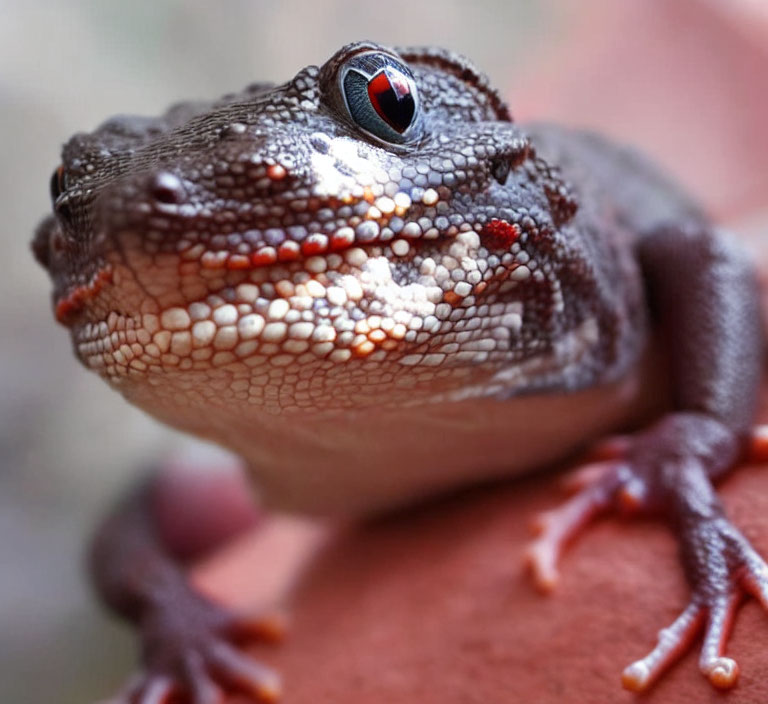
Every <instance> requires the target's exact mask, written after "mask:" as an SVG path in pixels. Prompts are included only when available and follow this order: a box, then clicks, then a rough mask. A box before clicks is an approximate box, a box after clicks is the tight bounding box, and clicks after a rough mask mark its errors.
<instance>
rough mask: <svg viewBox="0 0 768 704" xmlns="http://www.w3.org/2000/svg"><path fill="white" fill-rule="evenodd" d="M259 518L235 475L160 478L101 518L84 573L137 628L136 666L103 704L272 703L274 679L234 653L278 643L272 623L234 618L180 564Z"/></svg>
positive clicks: (277, 689)
mask: <svg viewBox="0 0 768 704" xmlns="http://www.w3.org/2000/svg"><path fill="white" fill-rule="evenodd" d="M257 518H258V516H257V511H256V507H255V505H254V504H253V503H252V498H251V497H250V492H249V490H248V487H247V485H246V483H245V479H244V477H241V476H240V475H239V473H238V470H237V469H235V468H232V470H227V471H226V472H218V473H211V474H209V475H205V476H203V475H200V473H199V472H196V473H192V475H191V476H188V477H186V478H185V481H184V483H180V482H177V481H172V480H171V481H169V480H168V476H167V475H162V474H160V475H159V476H158V477H153V478H152V479H151V480H150V481H148V482H145V483H144V484H142V485H141V486H139V487H138V488H137V489H136V490H134V491H133V492H132V493H131V494H130V495H129V496H128V497H127V498H126V499H124V500H123V501H121V502H120V503H119V504H118V505H117V506H116V507H115V508H114V509H113V511H112V512H111V513H110V514H109V515H108V516H107V518H106V519H105V520H104V522H103V523H102V525H101V526H100V527H99V529H98V530H97V533H96V535H95V538H94V541H93V545H92V549H91V554H90V565H91V574H92V576H93V581H94V584H95V586H96V589H97V591H98V592H99V595H100V596H101V598H102V600H103V601H104V602H105V603H106V604H107V605H108V606H109V607H110V608H111V609H112V610H113V611H115V612H116V613H117V614H119V615H120V616H122V617H123V618H124V619H126V620H128V621H129V622H131V623H133V624H135V626H136V628H137V631H138V633H139V637H140V640H141V645H142V661H143V667H142V669H141V671H140V672H139V673H137V675H136V676H135V677H133V678H132V679H131V680H130V681H129V682H128V684H127V685H126V687H125V688H124V689H123V691H122V692H121V693H120V694H119V695H118V696H117V697H116V698H114V699H112V700H110V703H111V704H165V702H169V701H174V702H179V701H183V702H190V704H219V703H220V702H222V701H223V696H224V692H225V691H228V690H232V691H239V692H242V693H245V694H247V695H249V696H250V697H252V700H256V701H265V702H269V701H275V700H276V699H277V698H278V696H279V693H280V682H279V679H278V677H277V675H276V674H275V673H274V672H272V671H271V670H270V669H268V668H267V667H265V666H263V665H261V664H259V663H257V662H255V661H254V660H252V659H250V658H249V657H247V656H246V655H244V654H243V653H241V652H240V645H242V644H243V643H245V642H248V641H252V640H268V641H272V640H275V639H277V638H279V637H280V635H281V632H282V624H281V623H280V621H279V620H276V619H275V618H261V617H254V616H249V615H242V614H237V613H234V612H232V611H231V610H230V609H228V608H226V607H225V606H222V605H220V604H218V603H215V602H214V601H212V600H211V599H208V598H207V597H205V596H203V595H202V594H200V593H198V592H197V591H196V590H195V589H194V588H193V587H192V586H191V585H190V583H189V582H188V580H187V576H186V574H185V572H184V563H185V561H186V560H193V559H195V558H198V557H200V555H201V554H202V553H204V552H208V551H209V550H212V549H214V548H216V547H218V546H219V545H221V544H223V543H225V542H226V541H227V540H229V539H231V538H233V537H234V536H235V535H237V534H239V533H242V532H243V531H245V530H247V529H249V528H252V527H254V526H255V525H256V523H257ZM190 529H191V530H190ZM190 533H195V535H192V536H190ZM179 697H181V699H179Z"/></svg>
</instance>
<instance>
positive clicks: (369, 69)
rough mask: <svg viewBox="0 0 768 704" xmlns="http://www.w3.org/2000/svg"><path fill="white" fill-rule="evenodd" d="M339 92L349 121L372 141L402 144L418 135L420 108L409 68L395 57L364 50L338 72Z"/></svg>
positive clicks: (416, 90)
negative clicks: (371, 138) (349, 118)
mask: <svg viewBox="0 0 768 704" xmlns="http://www.w3.org/2000/svg"><path fill="white" fill-rule="evenodd" d="M338 80H339V90H340V92H341V95H342V97H343V100H344V105H345V106H346V108H347V111H348V112H349V116H350V117H351V118H352V121H353V122H354V123H355V124H356V125H357V126H358V127H360V129H362V130H363V131H365V132H367V133H368V134H369V135H371V136H372V137H374V138H375V139H377V140H379V141H382V142H388V143H394V144H402V143H405V142H409V141H412V140H414V139H415V138H417V137H418V136H419V133H420V106H419V94H418V89H417V87H416V82H415V80H414V78H413V74H412V73H411V71H410V69H409V68H408V67H407V66H406V65H405V64H404V63H402V62H401V61H399V60H398V59H397V58H395V57H394V56H392V55H390V54H386V53H383V52H379V51H366V52H362V53H359V54H355V55H354V56H352V57H351V58H349V59H348V60H347V61H346V62H345V63H344V64H343V65H342V66H341V68H340V70H339V79H338Z"/></svg>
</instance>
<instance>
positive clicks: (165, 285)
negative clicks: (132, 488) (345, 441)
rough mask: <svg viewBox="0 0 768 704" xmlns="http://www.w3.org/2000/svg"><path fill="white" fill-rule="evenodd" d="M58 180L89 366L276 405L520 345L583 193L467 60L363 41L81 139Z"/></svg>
mask: <svg viewBox="0 0 768 704" xmlns="http://www.w3.org/2000/svg"><path fill="white" fill-rule="evenodd" d="M51 196H52V199H53V210H54V213H53V215H52V216H50V217H48V218H47V219H46V220H45V221H44V222H43V223H42V224H41V225H40V227H39V228H38V232H37V234H36V236H35V240H34V242H33V249H34V251H35V253H36V256H37V258H38V260H39V261H40V262H41V263H42V264H43V265H45V266H46V267H47V268H48V270H49V272H50V274H51V277H52V279H53V282H54V294H53V297H54V307H55V312H56V316H57V318H58V319H59V321H60V322H62V323H63V324H65V325H66V326H68V327H69V328H70V330H71V333H72V337H73V340H74V345H75V349H76V352H77V354H78V356H79V358H80V359H81V360H82V361H83V363H84V364H86V365H87V366H88V367H91V368H93V369H95V370H97V371H98V372H99V373H101V374H102V375H103V376H104V377H105V378H107V379H108V380H109V381H110V382H111V383H113V384H115V385H118V386H120V387H121V388H122V389H123V391H124V392H125V393H126V394H127V395H129V396H132V397H133V398H134V400H136V399H138V398H139V397H142V398H143V397H146V398H147V399H149V400H144V401H141V400H140V402H141V403H142V405H145V406H150V405H151V406H153V408H154V409H156V408H157V405H158V396H159V395H163V394H165V396H166V397H167V400H168V404H169V406H172V405H173V404H174V403H175V404H178V397H180V396H184V398H185V399H186V401H185V402H186V403H193V402H195V403H197V402H199V403H200V404H201V405H202V404H208V405H210V399H211V398H212V397H216V398H217V399H219V400H221V399H224V398H229V399H230V400H231V401H232V402H233V403H234V402H235V401H236V402H237V403H244V404H245V403H251V404H255V405H256V406H258V407H259V408H261V409H263V410H267V411H269V412H274V413H279V412H284V411H288V410H294V411H295V410H301V409H304V408H310V409H316V408H317V407H318V405H323V404H327V403H328V402H329V400H330V401H332V403H333V405H335V406H338V407H342V408H343V407H351V406H357V405H361V404H362V405H366V404H368V405H370V404H374V403H380V401H381V398H382V392H386V397H387V398H388V399H392V402H393V403H400V402H403V401H404V400H412V399H414V398H420V395H421V396H423V395H426V394H432V395H434V394H435V393H437V391H439V390H440V389H443V390H447V389H451V388H453V387H458V386H459V385H460V384H466V380H467V378H469V377H477V376H478V375H486V376H487V375H488V374H489V373H491V372H492V371H493V370H494V369H498V368H499V367H500V366H502V365H509V364H511V363H514V362H516V361H519V360H521V359H525V358H526V356H530V354H532V353H533V352H534V347H535V345H533V346H532V343H533V342H534V338H535V334H534V333H533V332H532V331H531V330H528V329H527V326H531V328H532V327H533V326H535V325H537V324H539V323H540V322H541V321H540V320H538V319H537V317H536V316H543V315H545V314H546V315H551V309H552V306H551V305H549V303H548V302H547V301H548V300H550V299H551V297H552V286H551V285H550V284H551V279H552V277H554V276H555V275H556V274H555V269H556V268H557V261H558V257H564V256H567V255H566V254H564V253H563V251H562V248H559V247H557V246H554V243H555V240H556V238H557V236H558V228H559V227H560V225H562V224H563V223H564V222H567V220H568V219H569V218H570V217H571V216H572V215H573V212H574V211H575V202H574V201H573V199H572V198H571V197H570V196H569V193H568V191H567V188H565V186H564V184H563V183H562V182H561V181H559V179H558V178H557V176H556V174H555V173H554V172H553V171H552V170H550V169H549V167H548V166H547V165H546V164H545V163H544V162H543V161H542V160H541V159H539V158H537V156H536V154H535V152H534V150H533V148H532V147H531V145H530V143H529V141H528V139H527V138H526V136H525V135H524V133H523V132H522V131H521V130H520V129H519V128H518V127H517V126H516V125H514V124H513V123H512V121H511V118H510V115H509V112H508V110H507V108H506V106H505V104H504V103H503V101H502V100H501V99H500V97H499V95H498V94H497V92H496V91H495V90H494V89H493V88H491V87H490V86H489V84H488V81H487V80H486V78H485V77H484V76H482V75H481V74H480V73H478V72H477V70H476V69H475V68H474V67H473V66H472V65H471V64H470V63H469V62H468V61H467V60H466V59H464V58H462V57H459V56H456V55H454V54H452V53H449V52H447V51H443V50H439V49H407V50H403V51H400V52H396V51H393V50H391V49H387V48H384V47H381V46H378V45H375V44H372V43H358V44H353V45H349V46H347V47H344V48H343V49H341V50H340V51H339V52H337V53H336V54H335V55H334V56H333V57H332V58H331V59H330V60H329V61H328V62H327V63H326V64H324V65H323V66H322V67H319V68H318V67H314V66H312V67H308V68H305V69H303V70H302V71H300V72H299V73H298V74H297V75H296V77H295V78H293V79H292V80H291V81H289V82H288V83H286V84H284V85H280V86H269V85H265V84H257V85H254V86H251V87H249V88H247V89H246V90H245V91H243V92H241V93H238V94H233V95H227V96H224V97H223V98H222V99H221V100H219V101H217V102H215V103H207V104H203V103H184V104H180V105H177V106H175V107H173V108H171V109H170V110H169V111H168V112H167V113H166V114H165V115H164V116H162V117H160V118H136V117H120V118H113V119H111V120H109V121H108V122H106V123H104V124H103V125H102V126H101V127H99V128H98V129H97V130H95V131H94V132H92V133H89V134H78V135H75V136H74V137H73V138H72V139H71V140H70V141H69V142H68V143H67V144H66V145H65V147H64V150H63V162H62V165H61V166H60V167H59V168H58V169H57V170H56V171H55V172H54V175H53V177H52V181H51ZM547 297H549V299H548V298H547ZM545 299H546V300H545ZM529 302H533V303H535V305H530V306H529V305H528V304H529ZM536 344H539V343H536ZM538 351H539V352H540V351H541V350H540V349H539V350H538ZM150 388H152V389H153V390H152V391H151V393H150V392H148V391H147V390H148V389H150ZM420 390H422V391H420ZM173 399H176V400H175V401H174V400H173Z"/></svg>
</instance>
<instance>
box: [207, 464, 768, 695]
mask: <svg viewBox="0 0 768 704" xmlns="http://www.w3.org/2000/svg"><path fill="white" fill-rule="evenodd" d="M721 495H722V496H723V498H724V501H725V503H726V505H727V508H728V512H729V514H730V516H732V517H733V519H734V520H735V522H736V523H737V524H738V525H739V526H740V527H741V529H742V530H743V531H744V532H745V534H746V535H747V536H748V537H750V538H751V539H752V540H753V542H754V544H755V546H756V547H757V548H758V549H759V550H760V551H762V553H763V554H764V555H765V554H768V471H765V469H761V468H759V467H745V468H741V469H739V470H738V471H737V472H735V473H734V474H732V476H731V477H729V478H728V480H727V481H726V482H725V483H724V485H723V486H722V491H721ZM560 497H561V494H560V491H559V488H558V480H557V477H556V476H555V475H553V474H552V473H549V474H546V475H544V476H541V477H538V478H533V479H529V480H525V481H517V482H512V483H509V484H506V485H502V486H497V487H489V488H486V489H482V490H476V491H473V492H470V493H466V494H464V495H461V496H457V497H455V498H453V499H450V500H447V501H444V502H443V503H441V504H439V505H433V506H431V507H426V508H423V509H420V510H417V511H409V512H405V513H402V514H400V515H397V516H392V517H390V518H388V519H386V520H381V521H379V522H376V523H372V524H369V525H367V526H361V527H358V528H355V529H354V530H351V531H349V532H348V533H347V534H346V535H345V536H344V537H341V538H338V539H336V540H335V541H333V542H332V543H331V544H330V545H328V546H327V547H326V548H325V549H324V550H323V551H322V552H321V553H320V554H319V556H318V557H317V558H316V560H315V562H314V565H313V566H312V567H311V569H310V570H309V573H308V574H307V575H306V576H305V577H304V579H303V580H302V583H301V586H300V587H299V589H298V591H297V593H296V594H295V598H294V600H293V610H292V612H293V627H292V632H291V634H290V636H289V638H288V640H287V641H286V643H285V644H284V645H282V646H280V647H278V648H277V649H276V650H275V649H272V648H270V647H267V646H265V647H260V648H257V649H256V651H255V653H254V654H255V655H256V656H257V657H259V658H261V659H262V660H263V661H265V662H267V663H270V664H272V665H274V666H275V667H277V668H278V669H279V670H280V671H281V672H282V674H283V676H284V679H285V683H286V696H285V700H284V701H285V704H316V703H317V702H335V703H337V704H344V703H345V702H355V703H360V702H365V703H366V704H379V703H381V704H385V703H386V704H391V703H392V702H421V703H423V704H430V703H432V702H435V703H437V702H439V703H440V704H467V703H471V702H478V703H481V702H482V703H487V702H494V703H495V702H499V703H501V702H536V703H537V704H547V703H549V702H553V703H554V702H558V703H559V702H563V701H566V702H580V703H581V702H590V703H591V702H630V701H633V700H635V699H637V698H636V697H634V696H633V695H631V694H629V693H627V692H624V691H623V690H622V689H621V688H620V685H619V675H620V673H621V671H622V669H623V668H624V667H625V666H626V665H627V664H629V663H630V662H632V661H633V660H634V659H636V658H638V657H640V656H642V655H643V654H645V652H646V650H647V649H649V648H650V647H651V645H652V644H653V643H654V639H655V635H656V632H657V630H658V629H659V628H661V627H662V626H665V625H667V624H668V623H669V622H670V621H672V619H673V618H674V617H675V616H676V615H677V613H678V610H679V609H681V608H682V607H683V606H684V605H685V603H686V599H687V587H686V584H685V582H684V579H683V576H682V573H681V570H680V567H679V566H678V563H677V560H676V548H675V543H674V541H673V538H672V537H671V535H670V534H669V533H668V532H667V530H666V529H665V528H664V527H663V526H662V525H660V524H658V523H655V522H652V521H618V520H613V519H611V520H605V521H601V522H599V523H597V524H596V525H595V526H593V527H592V528H591V529H589V530H588V532H587V533H586V535H585V536H584V538H583V539H582V540H581V541H579V542H578V543H577V544H576V545H575V546H574V547H573V549H572V550H571V551H570V552H569V553H568V555H567V557H566V559H565V562H564V565H563V579H562V583H561V585H560V588H559V589H558V590H557V591H556V592H555V593H554V594H553V595H551V596H549V597H544V596H541V595H539V594H538V593H536V592H535V591H534V589H533V588H532V587H531V585H530V583H529V581H528V580H527V578H526V577H525V575H524V573H523V570H522V569H521V565H520V556H521V554H522V552H523V549H524V546H525V544H526V541H527V540H528V538H529V531H528V526H529V523H530V521H531V519H532V518H533V516H534V515H535V514H536V512H537V511H539V510H541V509H544V508H547V507H550V506H552V505H553V504H555V503H556V502H557V501H558V500H559V498H560ZM286 530H288V529H287V528H286V527H285V526H283V527H282V528H278V529H277V530H276V531H273V533H276V534H279V533H283V534H285V531H286ZM294 535H295V539H294V540H293V541H292V542H291V541H287V542H286V541H283V543H282V544H279V542H278V541H276V540H274V538H275V535H273V536H272V538H271V540H272V545H273V547H272V548H271V549H270V548H269V547H267V548H266V549H265V546H264V544H263V543H259V541H258V540H254V541H251V542H248V541H246V543H244V544H241V546H240V548H239V549H234V550H232V551H230V553H229V555H228V556H226V557H224V558H219V559H218V561H217V563H216V565H212V566H209V568H208V569H207V570H206V571H204V572H203V574H202V577H203V581H205V582H207V584H208V586H209V587H212V588H213V590H214V591H216V592H218V593H219V594H220V595H224V596H226V595H227V594H229V596H230V597H232V596H234V597H235V600H236V601H237V602H238V603H239V604H241V605H244V604H247V603H248V602H249V601H262V600H263V598H264V590H263V588H260V587H259V586H258V584H259V577H258V575H259V574H260V573H261V572H262V570H263V566H264V565H265V564H270V562H272V563H274V562H275V561H276V562H279V563H280V564H281V565H282V567H283V571H285V570H284V567H285V564H284V563H285V562H286V557H287V556H289V555H291V554H295V552H296V546H297V545H299V544H306V543H307V540H308V534H307V533H306V532H305V533H304V534H303V535H300V531H299V532H296V531H294ZM267 542H269V540H268V541H267ZM289 543H290V544H289ZM259 546H261V547H259ZM286 548H287V549H286ZM273 586H274V585H273ZM250 597H253V600H251V599H250ZM729 653H730V654H731V655H733V656H734V657H736V658H737V659H738V662H739V664H740V665H741V668H742V675H741V680H740V683H739V685H738V687H737V689H736V690H734V691H732V692H731V693H729V694H727V695H723V694H721V693H718V692H716V691H714V690H713V689H712V688H711V686H710V685H709V683H708V682H707V681H706V680H704V678H703V677H702V676H701V675H700V674H699V672H698V669H697V666H696V657H697V655H696V653H695V652H693V651H692V652H691V653H689V654H688V655H686V656H685V657H684V658H683V659H682V661H681V662H680V663H679V664H678V665H677V666H676V667H675V668H674V669H673V670H672V671H671V672H670V673H669V674H668V675H667V676H666V677H665V678H664V679H663V680H662V681H661V682H660V683H659V684H658V685H657V687H656V688H655V689H654V690H653V691H652V693H651V694H650V695H649V696H646V697H642V698H641V701H644V702H649V703H650V702H653V703H654V704H655V703H657V702H658V703H662V702H663V703H664V704H674V703H676V702H686V703H688V702H713V701H720V700H723V701H727V702H728V703H729V704H747V703H749V704H753V703H756V702H765V701H768V656H766V653H768V619H767V618H766V615H765V614H764V613H762V611H761V609H760V608H759V606H758V604H757V603H756V602H754V601H749V602H747V603H745V605H744V606H743V608H742V609H741V611H740V614H739V617H738V619H737V622H736V625H735V628H734V632H733V637H732V640H731V644H730V646H729Z"/></svg>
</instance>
